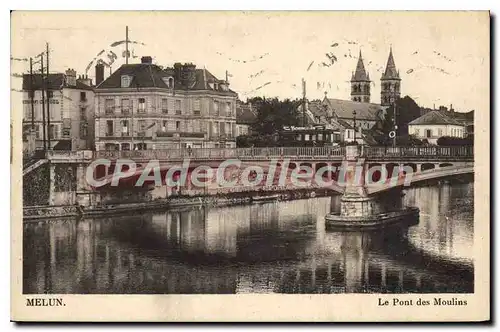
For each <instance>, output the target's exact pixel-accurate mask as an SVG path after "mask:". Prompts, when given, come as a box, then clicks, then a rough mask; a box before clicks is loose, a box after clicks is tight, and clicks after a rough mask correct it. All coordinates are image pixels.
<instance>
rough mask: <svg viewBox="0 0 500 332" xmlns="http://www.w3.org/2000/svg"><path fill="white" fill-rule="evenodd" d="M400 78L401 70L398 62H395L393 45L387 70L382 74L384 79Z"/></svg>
mask: <svg viewBox="0 0 500 332" xmlns="http://www.w3.org/2000/svg"><path fill="white" fill-rule="evenodd" d="M394 78H399V72H398V70H397V69H396V64H395V63H394V56H393V55H392V45H391V49H390V51H389V58H388V59H387V66H386V67H385V72H384V74H383V75H382V79H394Z"/></svg>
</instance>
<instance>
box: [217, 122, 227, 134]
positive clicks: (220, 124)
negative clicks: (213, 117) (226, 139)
mask: <svg viewBox="0 0 500 332" xmlns="http://www.w3.org/2000/svg"><path fill="white" fill-rule="evenodd" d="M225 128H226V127H225V125H224V122H220V123H219V133H220V134H221V135H225V134H226V131H225Z"/></svg>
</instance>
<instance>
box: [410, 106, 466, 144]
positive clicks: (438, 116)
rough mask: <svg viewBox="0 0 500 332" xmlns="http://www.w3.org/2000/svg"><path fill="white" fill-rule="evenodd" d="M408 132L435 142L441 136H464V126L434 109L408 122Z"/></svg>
mask: <svg viewBox="0 0 500 332" xmlns="http://www.w3.org/2000/svg"><path fill="white" fill-rule="evenodd" d="M408 134H409V135H413V136H415V137H416V138H418V139H421V140H423V139H426V140H427V141H428V142H429V143H431V144H436V142H437V140H438V138H440V137H442V136H451V137H458V138H463V137H465V134H466V126H465V124H464V123H462V122H459V121H457V120H455V119H453V118H452V117H451V116H449V115H447V114H446V112H443V111H437V110H435V111H430V112H428V113H426V114H424V115H422V116H421V117H419V118H417V119H415V120H413V121H411V122H410V123H409V124H408Z"/></svg>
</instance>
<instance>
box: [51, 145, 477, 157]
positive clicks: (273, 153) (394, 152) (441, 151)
mask: <svg viewBox="0 0 500 332" xmlns="http://www.w3.org/2000/svg"><path fill="white" fill-rule="evenodd" d="M362 154H363V156H364V157H366V158H381V159H391V158H408V159H412V158H414V159H417V158H422V157H425V158H433V159H439V158H444V157H450V158H463V159H472V158H473V156H474V151H473V147H472V146H431V147H394V148H393V147H380V146H365V147H363V149H362ZM344 156H345V147H263V148H234V149H228V148H208V149H166V150H131V151H126V150H121V151H108V150H104V151H89V150H85V151H83V150H82V151H47V152H46V158H48V159H60V160H73V159H74V160H79V159H92V158H93V159H98V158H106V159H120V158H122V159H133V160H136V159H141V160H182V159H187V158H189V159H192V160H214V159H215V160H221V159H231V158H234V159H270V158H285V157H288V158H302V159H317V158H331V159H342V158H343V157H344Z"/></svg>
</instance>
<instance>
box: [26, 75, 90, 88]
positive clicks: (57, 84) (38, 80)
mask: <svg viewBox="0 0 500 332" xmlns="http://www.w3.org/2000/svg"><path fill="white" fill-rule="evenodd" d="M30 83H31V82H30V75H29V74H24V75H23V90H25V91H28V90H31V86H30ZM46 84H47V88H48V89H49V90H61V89H63V88H64V89H76V90H93V88H92V87H91V86H88V85H86V84H83V83H82V82H80V81H79V80H76V85H75V86H69V85H67V84H66V80H65V75H64V74H62V73H54V74H49V77H48V78H47V80H46ZM33 88H34V89H35V90H41V89H42V74H33Z"/></svg>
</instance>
